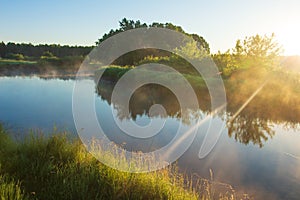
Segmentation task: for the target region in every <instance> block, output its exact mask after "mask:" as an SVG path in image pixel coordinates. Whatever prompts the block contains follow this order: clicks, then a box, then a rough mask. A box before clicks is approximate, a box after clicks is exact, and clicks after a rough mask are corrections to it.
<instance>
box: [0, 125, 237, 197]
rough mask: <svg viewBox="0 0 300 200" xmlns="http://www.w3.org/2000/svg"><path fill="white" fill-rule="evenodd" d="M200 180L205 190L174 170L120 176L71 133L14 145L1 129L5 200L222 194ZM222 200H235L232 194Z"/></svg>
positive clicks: (0, 176)
mask: <svg viewBox="0 0 300 200" xmlns="http://www.w3.org/2000/svg"><path fill="white" fill-rule="evenodd" d="M102 153H103V152H102ZM112 159H113V158H112ZM198 181H199V183H201V185H199V187H200V186H201V188H202V190H201V191H196V190H195V188H194V187H192V185H191V184H192V183H191V182H186V181H185V179H184V175H182V174H180V173H178V171H177V170H176V168H174V167H172V168H168V169H163V170H160V171H156V172H151V173H141V174H132V173H126V172H120V171H117V170H114V169H112V168H109V167H107V166H105V165H103V164H101V163H100V162H98V161H97V160H96V159H95V158H94V157H92V156H91V154H89V153H88V152H87V151H86V150H85V148H84V146H83V145H82V144H81V143H80V141H78V140H76V139H74V140H71V139H69V138H68V137H67V134H66V133H59V134H54V135H53V136H51V137H48V138H46V137H43V136H42V134H39V135H38V136H33V135H31V136H28V137H26V138H25V139H24V140H22V141H14V140H12V139H11V138H10V137H9V136H8V134H7V133H6V131H5V130H4V129H3V128H2V126H0V197H1V198H3V199H16V200H18V199H203V200H206V199H212V198H213V196H214V195H215V194H216V193H215V194H214V193H213V190H212V187H210V186H211V183H210V182H209V181H208V180H204V179H203V180H202V179H201V180H200V179H199V180H198ZM218 199H234V198H233V194H229V193H228V192H226V194H225V193H224V195H221V196H218Z"/></svg>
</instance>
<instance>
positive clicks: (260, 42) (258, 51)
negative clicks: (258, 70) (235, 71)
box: [233, 33, 282, 68]
mask: <svg viewBox="0 0 300 200" xmlns="http://www.w3.org/2000/svg"><path fill="white" fill-rule="evenodd" d="M281 53H282V47H281V46H279V44H278V43H277V41H275V34H274V33H272V35H271V36H267V35H264V36H260V35H258V34H257V35H255V36H251V37H245V39H244V40H243V42H241V40H237V42H236V45H235V48H234V49H233V55H234V57H235V59H236V61H237V63H239V65H240V67H244V68H248V67H266V68H271V67H276V66H278V64H279V62H278V58H279V56H280V54H281Z"/></svg>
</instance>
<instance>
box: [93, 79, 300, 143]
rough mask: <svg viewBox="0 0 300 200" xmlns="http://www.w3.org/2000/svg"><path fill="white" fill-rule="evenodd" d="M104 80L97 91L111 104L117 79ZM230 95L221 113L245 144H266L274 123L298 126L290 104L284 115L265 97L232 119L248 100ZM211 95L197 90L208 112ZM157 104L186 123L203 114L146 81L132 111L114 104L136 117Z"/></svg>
mask: <svg viewBox="0 0 300 200" xmlns="http://www.w3.org/2000/svg"><path fill="white" fill-rule="evenodd" d="M101 84H102V85H101ZM101 84H100V85H101V87H100V85H98V87H97V93H98V94H99V95H100V97H101V98H102V99H103V100H106V101H107V102H108V103H109V104H111V103H113V102H111V94H112V91H113V88H114V84H115V83H113V82H111V81H103V82H102V83H101ZM195 91H197V90H195ZM198 91H199V90H198ZM227 95H228V99H229V102H228V106H227V108H228V110H227V114H226V115H223V116H219V117H221V118H222V119H223V120H227V128H228V135H229V137H233V138H235V140H237V141H238V142H241V143H243V144H249V143H251V142H252V143H253V144H254V145H258V146H259V147H263V145H264V143H265V142H266V141H267V140H268V139H270V138H272V137H273V136H274V135H275V131H274V130H273V127H272V124H281V125H283V127H284V128H287V129H291V128H294V129H295V128H297V127H298V124H299V121H300V119H299V117H298V115H296V114H295V113H294V114H293V112H291V109H289V107H285V110H283V109H280V112H281V115H279V114H278V113H275V114H274V112H275V111H274V104H270V105H269V104H268V105H266V102H269V103H270V101H266V100H265V99H262V100H261V99H260V98H258V97H256V99H254V100H253V101H252V102H251V103H250V104H249V105H247V107H246V108H245V109H244V110H243V111H242V112H241V113H240V114H239V115H238V116H237V117H236V118H235V119H233V120H232V119H231V117H232V115H233V114H232V113H235V112H236V111H237V110H238V109H239V108H240V103H237V102H236V101H238V100H239V101H240V102H245V101H246V100H245V99H238V98H237V96H238V97H239V98H242V97H241V95H233V94H231V93H227ZM264 95H265V94H264ZM207 96H209V94H207V93H201V94H197V97H198V100H199V107H200V110H201V111H202V112H203V113H206V114H208V113H209V112H210V102H207V101H206V100H207V99H208V98H207ZM244 96H245V98H246V97H247V95H244ZM234 97H236V98H234ZM203 99H204V101H203ZM269 100H270V98H269ZM239 101H238V102H239ZM153 104H161V105H162V106H163V107H164V108H165V110H166V113H167V116H160V117H172V118H177V119H180V120H182V121H183V122H184V123H186V124H189V122H190V121H191V120H192V119H197V118H198V117H199V116H200V115H199V111H198V112H197V111H195V110H189V115H182V112H181V110H180V105H179V102H178V100H177V98H176V96H175V95H174V94H173V93H172V92H171V91H170V90H168V89H167V88H165V87H163V86H159V85H156V86H155V85H146V86H143V87H141V88H139V89H138V90H136V91H135V93H134V94H133V96H132V97H131V99H130V105H129V113H128V112H124V109H127V107H125V105H114V106H115V107H116V108H117V111H118V117H119V118H120V119H128V118H131V119H133V120H135V119H136V118H137V116H138V115H140V116H142V115H148V116H149V108H150V107H151V106H152V105H153ZM270 106H271V107H272V108H273V109H271V107H270ZM291 115H292V117H291ZM291 119H292V120H291Z"/></svg>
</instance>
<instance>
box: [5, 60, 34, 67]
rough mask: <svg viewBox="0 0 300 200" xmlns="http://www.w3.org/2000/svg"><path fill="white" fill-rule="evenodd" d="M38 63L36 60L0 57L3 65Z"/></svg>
mask: <svg viewBox="0 0 300 200" xmlns="http://www.w3.org/2000/svg"><path fill="white" fill-rule="evenodd" d="M36 63H37V62H36V61H26V60H12V59H0V66H3V65H18V64H23V65H24V64H25V65H30V64H36Z"/></svg>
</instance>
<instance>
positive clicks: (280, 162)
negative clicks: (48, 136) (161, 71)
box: [0, 77, 300, 199]
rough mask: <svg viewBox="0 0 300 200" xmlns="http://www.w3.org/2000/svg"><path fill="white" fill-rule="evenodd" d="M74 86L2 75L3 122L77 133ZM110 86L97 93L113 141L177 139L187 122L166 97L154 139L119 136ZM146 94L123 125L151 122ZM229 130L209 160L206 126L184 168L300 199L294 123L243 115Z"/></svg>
mask: <svg viewBox="0 0 300 200" xmlns="http://www.w3.org/2000/svg"><path fill="white" fill-rule="evenodd" d="M83 81H85V83H86V84H94V82H93V80H83ZM73 87H74V80H62V79H40V78H36V77H33V78H29V77H25V78H20V77H2V78H0V122H2V123H3V124H4V125H5V126H6V127H8V128H9V129H12V130H14V131H15V132H16V133H19V134H21V133H23V132H24V130H25V131H28V130H30V129H41V130H43V131H45V132H46V133H47V132H48V133H50V132H51V130H53V127H57V128H58V129H61V130H69V131H71V132H72V133H74V135H76V129H75V125H74V121H73V115H72V91H73ZM111 90H112V86H110V85H109V84H107V85H106V86H105V87H102V88H101V89H98V91H97V92H98V94H97V95H95V96H96V98H95V105H96V109H97V115H98V119H99V121H100V123H101V125H102V126H103V129H104V131H105V132H110V133H111V135H109V138H110V139H111V140H114V141H116V142H117V143H123V142H124V141H126V146H127V147H126V148H130V149H132V150H141V149H142V150H149V149H155V148H159V147H160V146H163V145H165V144H166V143H167V142H168V141H169V140H170V139H172V137H173V133H174V132H175V131H176V130H177V128H178V125H179V122H180V120H182V119H181V117H180V115H179V114H178V112H176V109H177V106H178V105H177V104H176V102H173V101H165V99H163V100H161V101H162V102H164V103H163V104H165V106H166V107H167V116H165V117H164V118H166V124H165V127H164V128H163V129H162V131H161V132H160V133H159V134H157V135H156V136H154V137H153V138H151V140H150V141H147V140H145V141H144V142H141V143H139V145H134V144H135V143H134V142H135V141H134V140H130V141H129V139H128V138H126V136H123V135H122V134H120V132H121V130H120V129H119V128H118V127H117V126H116V125H115V123H114V120H113V118H112V117H110V115H109V113H111V109H112V107H114V106H115V105H114V104H113V103H112V102H111V101H110V98H109V95H110V94H111V93H110V92H111ZM140 92H141V93H142V92H143V91H142V90H141V91H140ZM163 94H164V96H167V97H168V95H172V94H168V95H166V93H165V92H164V93H163ZM147 95H149V94H147ZM144 96H145V95H144ZM144 96H142V95H139V94H136V96H135V98H133V102H132V105H131V113H130V115H129V116H128V115H125V114H124V113H122V110H120V109H116V108H115V109H114V112H117V113H118V116H119V118H120V119H123V123H128V121H135V123H137V124H139V125H146V124H147V123H149V115H148V113H147V108H149V105H151V104H153V102H149V101H148V102H144V104H141V102H140V101H141V99H143V98H142V97H144ZM153 96H154V97H153V98H154V100H155V98H156V100H157V97H159V92H158V93H156V94H154V95H153ZM165 98H166V97H165ZM149 99H151V98H149V96H147V98H146V101H147V100H149ZM144 100H145V99H144ZM154 100H153V101H154ZM166 102H167V103H166ZM155 103H157V101H156V102H155ZM137 105H139V106H137ZM200 107H201V106H200ZM206 112H207V111H205V106H203V110H199V111H197V113H198V114H200V115H205V113H206ZM157 118H158V119H159V117H157ZM222 119H224V118H222V117H219V118H218V119H217V120H222ZM242 119H246V121H247V122H249V121H251V123H250V124H251V127H248V126H247V125H245V124H247V123H245V121H243V120H242ZM184 121H188V120H187V119H184ZM287 124H289V125H287ZM184 126H185V128H186V129H188V128H189V123H188V122H187V123H185V124H184ZM237 127H238V128H237ZM228 129H229V130H228V132H229V134H227V133H226V134H223V135H222V136H221V138H220V140H219V141H218V143H217V145H216V147H215V148H214V150H213V151H212V152H211V153H210V154H209V155H208V156H207V157H206V158H204V159H198V153H199V148H200V145H201V143H202V141H203V137H204V134H203V133H204V132H205V130H206V127H205V126H203V127H202V128H201V130H199V131H198V134H197V136H196V139H195V140H194V142H193V144H192V146H191V147H190V148H189V150H188V151H186V152H185V154H184V155H183V156H182V157H181V158H180V159H179V161H178V164H179V166H180V168H181V170H182V171H185V172H187V173H189V174H193V173H196V174H198V175H199V176H201V177H204V178H209V177H210V175H209V169H212V170H213V173H214V180H216V181H220V182H225V183H229V184H231V185H233V186H234V187H235V188H237V190H242V191H243V190H244V191H245V192H247V193H249V194H255V195H256V196H255V197H256V198H258V199H299V198H300V145H299V142H300V131H299V128H298V125H297V124H295V122H293V123H292V124H290V123H289V122H288V121H287V123H283V122H280V123H274V122H272V121H268V120H266V119H264V120H260V119H256V118H255V119H249V118H247V117H244V118H243V116H241V118H240V120H239V121H237V122H236V124H235V125H232V126H231V127H228ZM249 134H250V135H249Z"/></svg>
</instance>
